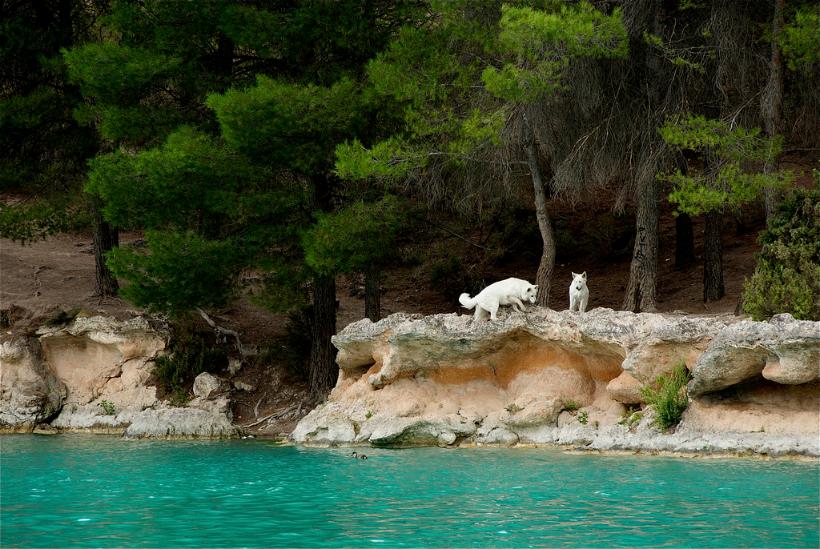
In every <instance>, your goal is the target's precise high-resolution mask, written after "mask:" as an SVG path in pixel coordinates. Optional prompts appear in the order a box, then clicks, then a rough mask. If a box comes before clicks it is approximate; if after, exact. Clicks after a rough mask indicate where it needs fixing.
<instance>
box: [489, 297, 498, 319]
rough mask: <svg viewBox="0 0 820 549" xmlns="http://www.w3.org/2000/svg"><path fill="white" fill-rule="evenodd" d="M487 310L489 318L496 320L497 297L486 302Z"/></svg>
mask: <svg viewBox="0 0 820 549" xmlns="http://www.w3.org/2000/svg"><path fill="white" fill-rule="evenodd" d="M487 310H488V311H489V312H490V320H498V316H497V313H498V299H493V300H492V301H490V302H489V303H487Z"/></svg>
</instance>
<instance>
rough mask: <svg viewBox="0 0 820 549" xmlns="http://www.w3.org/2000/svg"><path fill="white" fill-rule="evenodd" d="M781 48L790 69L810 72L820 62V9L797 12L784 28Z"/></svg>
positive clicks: (815, 7)
mask: <svg viewBox="0 0 820 549" xmlns="http://www.w3.org/2000/svg"><path fill="white" fill-rule="evenodd" d="M780 46H781V48H782V49H783V55H784V57H785V58H786V62H787V64H788V66H789V68H790V69H792V70H794V71H803V72H809V71H810V70H811V68H812V66H813V65H814V64H816V63H817V62H818V61H820V7H818V6H817V5H815V6H814V9H813V10H812V9H811V8H806V9H802V10H797V12H796V13H795V15H794V21H793V22H791V23H789V24H787V25H786V26H785V27H784V28H783V35H782V37H781V43H780Z"/></svg>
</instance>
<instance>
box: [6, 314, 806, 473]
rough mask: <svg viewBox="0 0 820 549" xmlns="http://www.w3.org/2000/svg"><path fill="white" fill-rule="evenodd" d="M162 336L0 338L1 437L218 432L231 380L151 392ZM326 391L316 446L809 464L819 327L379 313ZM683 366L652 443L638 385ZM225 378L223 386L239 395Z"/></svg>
mask: <svg viewBox="0 0 820 549" xmlns="http://www.w3.org/2000/svg"><path fill="white" fill-rule="evenodd" d="M168 341H169V330H168V327H167V326H166V325H165V324H164V323H162V322H160V321H156V320H153V319H147V318H145V317H136V318H132V319H130V320H126V321H119V320H115V319H113V318H109V317H99V316H88V317H84V316H79V317H77V318H75V319H73V320H72V321H71V322H70V323H68V324H67V325H64V326H58V327H43V328H41V329H39V330H38V331H37V332H36V334H34V335H31V336H21V335H11V334H6V335H4V336H3V337H2V339H0V396H2V398H1V399H0V433H12V432H27V433H30V432H34V433H43V434H52V433H64V432H84V433H98V434H109V435H118V436H124V437H129V438H143V437H148V438H169V439H175V438H232V437H238V436H241V435H242V434H243V429H242V427H241V426H239V425H237V424H235V422H234V418H233V415H232V413H231V405H232V398H234V397H233V395H234V392H235V391H236V390H237V387H234V386H233V385H234V384H233V383H232V382H231V381H230V380H229V379H223V378H220V377H217V376H214V375H211V374H200V376H199V377H198V378H197V379H196V381H195V384H194V390H193V392H194V396H195V398H194V399H193V400H191V401H190V402H188V403H187V404H186V405H185V406H182V407H175V406H171V405H169V403H167V402H164V401H162V400H161V399H159V398H158V397H157V390H156V387H155V386H153V385H152V380H151V370H152V368H153V360H154V359H155V358H156V357H157V356H159V355H161V354H163V353H166V352H167V345H168ZM334 344H335V345H336V347H337V348H338V349H339V354H338V358H337V361H338V363H339V366H340V374H339V380H338V383H337V385H336V387H335V388H334V390H333V392H332V393H331V395H330V396H329V398H328V400H327V401H326V402H325V403H323V404H321V405H320V406H318V407H317V408H316V409H314V410H313V411H311V412H310V413H309V414H308V415H307V416H305V417H304V418H303V419H302V421H300V422H299V424H298V425H297V426H296V428H295V430H294V431H293V433H292V434H291V440H292V441H293V442H295V443H297V444H305V445H314V446H336V445H341V446H362V445H367V446H381V447H406V446H421V445H428V446H430V445H434V446H442V447H455V446H510V447H514V446H524V447H531V446H542V445H557V446H560V447H563V448H565V449H568V450H572V451H584V452H600V453H624V452H625V453H638V454H640V453H643V454H664V455H689V456H723V455H726V456H737V455H742V456H755V457H817V456H820V323H818V322H806V321H798V320H795V319H793V318H792V317H791V316H789V315H779V316H777V317H774V318H773V319H771V320H770V321H768V322H752V321H749V320H743V319H740V318H737V317H734V316H729V315H725V316H687V315H669V314H647V313H641V314H634V313H629V312H624V311H613V310H610V309H595V310H593V311H591V312H589V313H586V314H583V315H581V314H578V313H570V312H568V311H564V312H556V311H551V310H546V309H533V310H530V311H528V312H527V313H510V314H508V315H506V316H502V318H501V319H500V320H499V321H498V322H484V323H475V324H474V323H473V322H472V321H471V319H470V317H469V316H459V315H455V314H449V315H431V316H421V315H406V314H394V315H392V316H390V317H388V318H386V319H383V320H382V321H380V322H377V323H372V322H370V321H369V320H362V321H358V322H355V323H353V324H351V325H349V326H347V327H346V328H345V329H343V330H342V331H341V332H339V334H338V335H336V336H335V337H334ZM680 364H683V365H685V366H686V368H687V369H688V370H689V372H690V376H691V380H690V381H689V384H688V387H687V392H688V395H689V406H688V408H687V410H686V412H685V413H684V415H683V420H682V421H681V423H680V424H679V425H678V426H677V427H676V428H674V429H673V430H671V431H670V432H662V431H661V430H660V429H659V428H658V427H657V426H656V424H655V422H654V411H653V409H652V407H651V406H650V407H648V406H646V405H645V403H644V402H643V399H642V396H641V391H640V389H641V387H643V386H645V385H649V384H652V383H653V382H654V381H655V380H656V379H657V378H658V376H661V375H665V374H668V373H669V372H671V371H672V369H674V368H675V367H676V366H677V365H680ZM237 385H239V384H237Z"/></svg>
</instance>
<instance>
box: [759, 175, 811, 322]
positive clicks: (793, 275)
mask: <svg viewBox="0 0 820 549" xmlns="http://www.w3.org/2000/svg"><path fill="white" fill-rule="evenodd" d="M760 242H761V244H762V245H763V248H762V250H761V252H760V254H759V255H758V258H757V266H756V268H755V272H754V275H752V278H751V279H750V280H747V281H746V284H745V286H744V289H743V309H744V311H745V312H746V313H747V314H749V315H751V316H752V318H754V319H755V320H762V319H764V318H768V317H770V316H772V315H774V314H778V313H791V314H792V315H793V316H794V317H795V318H799V319H803V320H820V191H818V190H805V189H798V190H795V191H794V192H793V193H792V194H791V195H790V196H789V197H787V198H786V199H785V200H784V201H783V202H782V203H781V205H780V209H779V212H778V215H777V216H775V218H774V219H773V220H772V221H771V223H770V225H769V227H768V229H767V230H766V231H764V232H763V234H762V235H761V237H760Z"/></svg>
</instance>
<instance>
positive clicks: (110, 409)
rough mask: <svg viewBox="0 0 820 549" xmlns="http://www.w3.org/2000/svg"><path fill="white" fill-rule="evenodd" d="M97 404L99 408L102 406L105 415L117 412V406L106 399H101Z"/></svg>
mask: <svg viewBox="0 0 820 549" xmlns="http://www.w3.org/2000/svg"><path fill="white" fill-rule="evenodd" d="M98 406H99V407H100V408H102V410H103V413H104V414H105V415H107V416H113V415H116V413H117V407H116V406H114V403H113V402H109V401H107V400H101V401H100V402H99V403H98Z"/></svg>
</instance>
